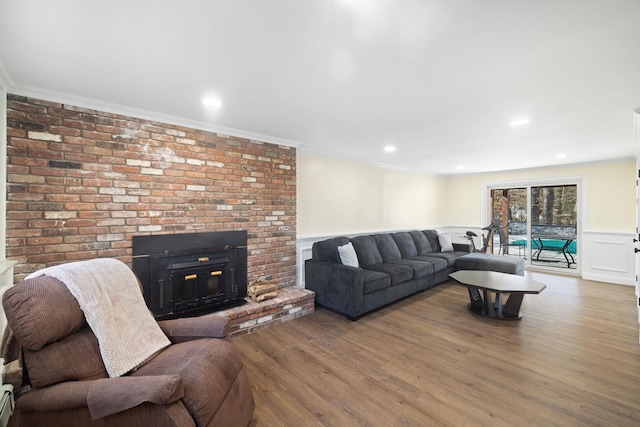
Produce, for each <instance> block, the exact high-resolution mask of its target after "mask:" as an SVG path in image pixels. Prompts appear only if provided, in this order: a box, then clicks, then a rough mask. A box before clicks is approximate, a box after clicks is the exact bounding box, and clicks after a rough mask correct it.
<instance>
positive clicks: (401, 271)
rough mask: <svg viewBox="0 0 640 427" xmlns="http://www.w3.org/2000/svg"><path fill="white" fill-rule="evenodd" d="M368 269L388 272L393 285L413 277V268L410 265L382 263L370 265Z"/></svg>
mask: <svg viewBox="0 0 640 427" xmlns="http://www.w3.org/2000/svg"><path fill="white" fill-rule="evenodd" d="M367 270H373V271H380V272H383V273H387V274H388V275H389V276H390V277H391V286H395V285H399V284H400V283H404V282H406V281H408V280H411V279H412V278H413V269H412V268H411V267H409V266H408V265H401V264H395V263H380V264H374V265H370V266H368V267H367Z"/></svg>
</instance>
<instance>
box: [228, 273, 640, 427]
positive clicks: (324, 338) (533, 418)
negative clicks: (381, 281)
mask: <svg viewBox="0 0 640 427" xmlns="http://www.w3.org/2000/svg"><path fill="white" fill-rule="evenodd" d="M527 274H530V275H531V276H532V277H534V278H535V280H538V281H541V282H543V283H545V284H546V285H547V288H546V289H545V290H544V291H543V292H542V293H541V294H539V295H526V296H525V298H524V302H523V304H522V312H523V315H524V317H523V318H522V319H521V320H519V321H499V320H493V319H485V318H483V317H480V316H477V315H474V314H473V313H471V312H469V311H468V310H467V308H466V304H467V303H468V294H467V289H466V288H465V287H463V286H461V285H458V284H456V283H455V282H453V281H451V282H447V283H445V284H442V285H440V286H438V287H436V288H435V289H432V290H429V291H427V292H424V293H421V294H418V295H414V296H412V297H409V298H407V299H405V300H403V301H400V302H397V303H395V304H393V305H391V306H389V307H386V308H383V309H381V310H379V311H376V312H374V313H372V314H369V315H366V316H364V317H363V318H361V319H360V320H358V321H356V322H351V321H349V320H347V319H346V318H344V317H342V316H340V315H337V314H335V313H333V312H330V311H328V310H325V309H322V308H319V309H317V310H316V312H315V313H313V314H311V315H308V316H305V317H302V318H299V319H295V320H292V321H289V322H287V323H284V324H281V325H277V326H274V327H270V328H267V329H263V330H260V331H258V332H255V333H253V334H250V335H244V336H238V337H233V338H232V342H233V343H234V344H235V345H236V347H237V348H238V349H239V350H240V352H241V355H242V359H243V361H244V363H245V365H246V366H247V368H248V371H249V376H250V378H251V381H252V386H253V392H254V397H255V400H256V410H255V412H254V416H253V420H252V422H251V426H253V427H263V426H431V425H433V426H469V425H474V426H489V425H491V426H524V425H527V426H529V425H537V426H617V427H619V426H639V425H640V344H639V343H638V317H637V309H636V306H635V296H634V289H633V288H632V287H628V286H622V285H612V284H605V283H599V282H590V281H585V280H581V279H577V278H574V277H569V276H556V275H549V274H542V273H527Z"/></svg>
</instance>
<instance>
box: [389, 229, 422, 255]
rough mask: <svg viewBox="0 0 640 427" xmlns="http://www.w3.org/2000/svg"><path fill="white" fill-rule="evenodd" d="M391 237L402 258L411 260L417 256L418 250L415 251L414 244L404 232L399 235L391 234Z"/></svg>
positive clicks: (409, 235) (411, 238)
mask: <svg viewBox="0 0 640 427" xmlns="http://www.w3.org/2000/svg"><path fill="white" fill-rule="evenodd" d="M391 237H392V238H393V240H394V241H395V242H396V245H398V250H399V251H400V256H401V257H402V258H411V257H414V256H416V255H418V249H416V244H415V243H414V242H413V237H411V234H409V233H408V232H406V231H402V232H399V233H392V234H391Z"/></svg>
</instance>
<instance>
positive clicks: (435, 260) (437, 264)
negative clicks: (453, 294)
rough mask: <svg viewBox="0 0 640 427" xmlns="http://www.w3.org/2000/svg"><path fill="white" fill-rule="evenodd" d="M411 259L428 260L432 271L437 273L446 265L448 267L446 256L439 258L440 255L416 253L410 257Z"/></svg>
mask: <svg viewBox="0 0 640 427" xmlns="http://www.w3.org/2000/svg"><path fill="white" fill-rule="evenodd" d="M411 259H412V260H417V261H426V262H430V263H431V265H432V266H433V272H434V273H437V272H439V271H442V270H446V268H447V267H449V262H448V261H447V259H446V258H440V257H435V256H429V255H418V256H416V257H413V258H411Z"/></svg>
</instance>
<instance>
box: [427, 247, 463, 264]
mask: <svg viewBox="0 0 640 427" xmlns="http://www.w3.org/2000/svg"><path fill="white" fill-rule="evenodd" d="M467 253H468V252H458V251H454V252H432V253H430V254H429V256H431V257H434V258H441V259H444V260H446V261H447V265H448V266H449V267H453V266H454V265H456V260H457V259H458V258H460V257H461V256H463V255H465V254H467Z"/></svg>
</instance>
